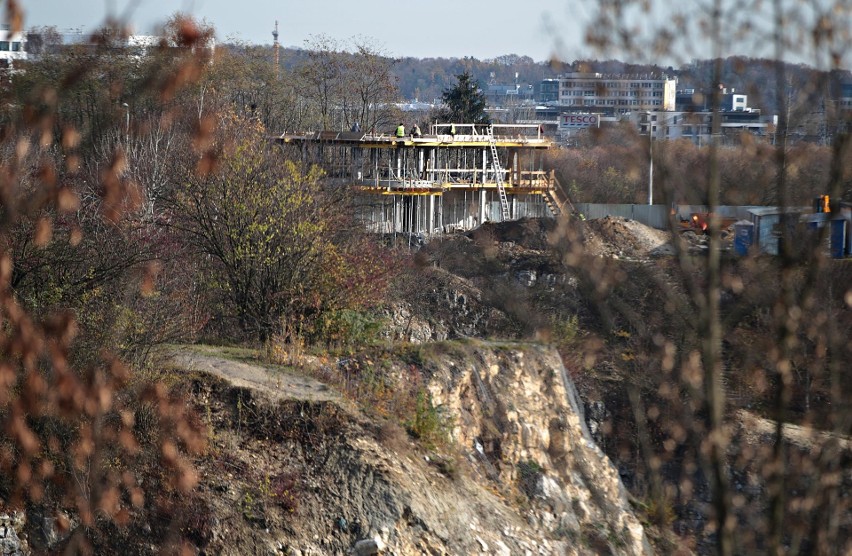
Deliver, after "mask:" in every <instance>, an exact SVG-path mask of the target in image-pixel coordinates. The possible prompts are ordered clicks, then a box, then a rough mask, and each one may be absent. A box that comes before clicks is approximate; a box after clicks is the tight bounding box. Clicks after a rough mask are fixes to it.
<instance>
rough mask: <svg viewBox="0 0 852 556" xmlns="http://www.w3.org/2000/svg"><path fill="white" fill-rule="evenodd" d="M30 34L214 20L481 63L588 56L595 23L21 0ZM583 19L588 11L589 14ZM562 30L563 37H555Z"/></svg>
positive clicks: (239, 0) (418, 5) (388, 4)
mask: <svg viewBox="0 0 852 556" xmlns="http://www.w3.org/2000/svg"><path fill="white" fill-rule="evenodd" d="M19 2H20V4H21V5H22V7H23V9H24V11H25V17H26V19H25V27H27V28H29V27H34V26H47V25H52V26H56V27H57V28H58V29H59V30H60V31H61V32H62V31H64V30H71V29H75V30H76V29H82V31H83V32H84V33H86V32H88V31H91V30H93V29H95V28H96V26H97V23H99V22H102V21H103V20H104V18H105V17H106V16H107V15H108V14H111V15H113V16H117V17H119V18H121V19H122V20H123V21H124V20H126V21H127V22H128V23H130V24H131V26H132V28H133V29H134V32H135V33H137V34H151V33H152V32H153V30H154V29H156V26H157V25H158V24H161V23H162V22H163V21H165V20H166V19H168V17H169V16H170V15H172V14H174V13H175V12H178V11H182V12H186V13H189V14H191V15H193V16H194V17H196V18H197V19H200V20H201V19H203V20H206V21H207V22H208V23H209V24H212V25H213V27H214V28H215V29H216V35H217V38H218V40H220V41H231V40H240V41H244V42H249V43H255V44H272V30H273V28H274V26H275V21H276V20H278V25H279V34H280V35H279V36H280V38H279V40H280V42H281V44H282V45H283V46H285V47H290V46H294V47H302V46H304V45H305V40H306V39H308V38H309V37H311V36H318V35H327V36H329V37H331V38H333V39H336V40H338V41H346V40H347V39H349V38H351V37H353V36H361V37H366V38H368V39H370V40H371V41H372V44H373V45H374V46H375V47H378V48H379V49H381V50H383V51H384V52H386V53H387V54H388V55H390V56H394V57H400V56H413V57H417V58H427V57H444V58H450V57H453V58H462V57H465V56H472V57H475V58H479V59H488V58H495V57H497V56H501V55H504V54H518V55H521V56H530V57H532V58H533V59H534V60H536V61H543V60H547V59H549V58H551V57H552V56H553V54H554V52H559V53H560V54H561V55H562V56H563V57H564V58H567V59H569V60H573V59H575V58H579V57H581V55H582V54H581V50H580V48H581V44H582V36H583V31H582V28H583V25H582V23H578V20H580V19H582V18H583V17H586V18H588V14H587V13H585V14H584V13H577V12H578V9H577V6H576V3H574V4H575V6H574V7H573V8H572V11H571V12H570V13H569V2H568V1H567V0H523V1H522V2H518V1H517V0H425V1H421V2H416V1H414V2H400V1H399V0H360V1H356V0H309V1H304V0H302V1H299V0H135V1H129V0H112V1H107V0H19ZM579 11H580V12H585V11H586V10H583V9H582V8H581V9H580V10H579ZM556 29H559V30H560V31H559V32H558V33H557V32H556V31H555V30H556Z"/></svg>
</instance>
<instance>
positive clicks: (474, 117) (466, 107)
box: [441, 71, 491, 124]
mask: <svg viewBox="0 0 852 556" xmlns="http://www.w3.org/2000/svg"><path fill="white" fill-rule="evenodd" d="M456 78H457V79H458V82H457V83H456V84H455V86H453V87H451V88H449V89H444V92H443V94H442V95H441V99H442V100H443V101H444V104H446V108H445V109H444V118H445V119H446V120H447V121H449V122H457V123H472V124H490V123H491V119H490V118H489V117H488V114H486V113H485V106H486V104H487V103H486V100H485V93H483V92H482V90H481V89H480V88H479V84H478V83H477V82H476V81H474V79H473V77H471V75H470V73H468V72H467V71H465V72H464V73H462V74H460V75H457V76H456Z"/></svg>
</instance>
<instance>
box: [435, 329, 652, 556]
mask: <svg viewBox="0 0 852 556" xmlns="http://www.w3.org/2000/svg"><path fill="white" fill-rule="evenodd" d="M429 389H430V392H431V393H432V398H433V401H434V403H436V404H438V405H440V406H441V407H443V408H445V410H446V411H447V413H448V414H449V415H450V416H452V418H453V422H454V426H453V428H452V437H453V440H454V441H455V442H456V443H457V444H458V445H459V446H461V447H463V448H464V449H467V450H468V451H469V452H470V453H472V454H475V455H476V456H477V459H478V461H479V463H480V465H481V466H482V467H484V468H485V469H486V470H487V471H488V474H489V475H490V477H491V478H492V480H496V481H499V482H500V483H502V484H517V485H518V486H519V488H520V489H521V490H522V491H523V492H524V493H525V494H527V495H528V496H529V497H530V501H531V504H530V506H529V508H528V509H527V510H526V516H525V517H526V520H527V522H528V524H529V526H530V527H531V529H532V530H533V531H536V532H538V533H539V534H541V535H543V536H545V537H546V538H550V539H552V541H553V546H554V548H555V549H557V552H560V553H561V552H565V553H571V552H573V551H574V550H578V549H580V548H581V547H582V546H583V545H584V543H585V545H586V546H587V547H588V548H594V550H593V552H598V553H600V552H605V551H607V550H608V551H610V552H612V553H619V554H647V553H649V552H650V547H649V546H648V544H647V541H646V540H645V537H644V533H643V528H642V526H641V525H640V524H639V522H638V521H637V519H636V517H635V516H634V515H633V513H632V511H631V509H630V507H629V506H628V504H627V499H626V493H625V489H624V487H623V485H622V484H621V481H620V480H619V477H618V474H617V472H616V470H615V468H614V467H613V466H612V464H611V463H610V461H609V460H608V459H607V458H606V456H605V455H604V454H603V453H602V452H601V450H600V449H599V448H598V447H597V446H596V445H595V443H594V442H593V441H592V438H591V436H590V434H589V431H588V430H587V428H586V425H585V422H584V419H583V416H582V404H581V402H580V400H579V399H578V397H577V393H576V391H575V389H574V386H573V383H572V382H571V381H570V379H569V378H568V376H567V374H566V372H565V368H564V367H563V366H562V362H561V360H560V358H559V356H558V354H557V353H556V352H555V351H553V350H551V349H548V348H545V347H542V346H533V345H521V344H515V345H512V344H509V345H507V344H502V345H496V344H487V343H484V344H474V345H473V346H472V349H471V350H470V351H464V352H462V353H456V354H455V355H453V354H448V355H446V356H444V357H442V358H441V359H440V360H439V362H438V363H437V364H436V368H435V371H434V373H433V374H432V376H431V378H430V381H429ZM578 540H580V541H581V542H579V543H578V542H577V541H578ZM604 548H606V550H604ZM579 551H580V552H582V550H579Z"/></svg>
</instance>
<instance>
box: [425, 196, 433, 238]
mask: <svg viewBox="0 0 852 556" xmlns="http://www.w3.org/2000/svg"><path fill="white" fill-rule="evenodd" d="M428 222H429V229H428V230H427V233H428V234H429V235H430V236H431V235H432V231H433V230H434V229H435V196H434V195H429V220H428Z"/></svg>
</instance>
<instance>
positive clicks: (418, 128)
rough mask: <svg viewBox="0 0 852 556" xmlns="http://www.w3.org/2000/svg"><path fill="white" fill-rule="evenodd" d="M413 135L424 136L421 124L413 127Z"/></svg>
mask: <svg viewBox="0 0 852 556" xmlns="http://www.w3.org/2000/svg"><path fill="white" fill-rule="evenodd" d="M411 136H412V137H417V138H420V137H422V136H423V134H422V133H420V126H419V125H417V124H414V129H413V130H411Z"/></svg>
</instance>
